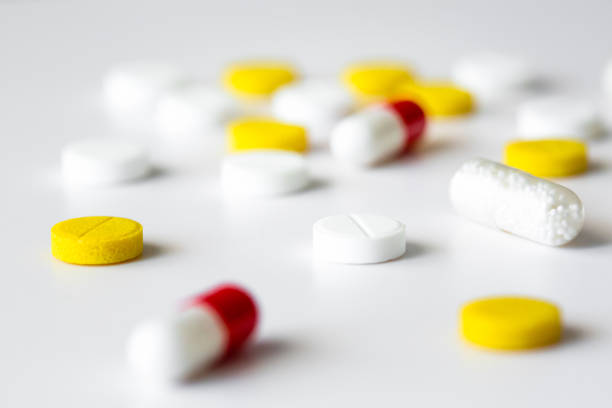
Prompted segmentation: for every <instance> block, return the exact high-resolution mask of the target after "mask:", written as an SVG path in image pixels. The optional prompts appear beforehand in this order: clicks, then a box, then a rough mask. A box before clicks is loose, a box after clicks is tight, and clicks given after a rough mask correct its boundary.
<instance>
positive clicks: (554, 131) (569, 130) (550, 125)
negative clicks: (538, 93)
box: [516, 96, 603, 140]
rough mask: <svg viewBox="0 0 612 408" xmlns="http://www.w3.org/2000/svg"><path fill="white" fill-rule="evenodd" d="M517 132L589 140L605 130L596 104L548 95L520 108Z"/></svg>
mask: <svg viewBox="0 0 612 408" xmlns="http://www.w3.org/2000/svg"><path fill="white" fill-rule="evenodd" d="M516 132H517V135H518V136H519V137H522V138H525V139H548V138H570V139H582V140H589V139H592V138H595V137H597V136H599V135H601V133H602V132H603V124H602V122H601V118H600V115H599V113H598V112H597V109H596V108H595V106H594V105H593V104H592V103H590V102H588V101H585V100H582V99H579V98H572V97H562V96H555V97H544V98H537V99H533V100H529V101H526V102H523V103H522V104H520V105H519V107H518V108H517V117H516Z"/></svg>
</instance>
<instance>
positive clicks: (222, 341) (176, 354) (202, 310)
mask: <svg viewBox="0 0 612 408" xmlns="http://www.w3.org/2000/svg"><path fill="white" fill-rule="evenodd" d="M257 320H258V311H257V306H256V304H255V302H254V300H253V298H252V296H251V295H250V294H249V293H247V292H246V291H245V290H244V289H242V288H240V287H238V286H234V285H222V286H219V287H216V288H213V289H211V290H209V291H207V292H204V293H202V294H201V295H198V296H195V297H194V298H192V299H190V300H189V301H187V302H186V304H185V307H183V308H182V310H180V311H178V312H177V313H174V314H172V315H170V316H167V317H161V318H153V319H150V320H148V321H145V322H143V323H141V324H139V325H137V326H136V327H135V328H134V329H133V331H132V332H131V334H130V336H129V338H128V341H127V347H126V349H127V350H126V351H127V352H126V354H127V361H128V365H129V366H130V367H131V368H132V369H133V371H134V372H135V373H137V374H139V375H142V376H143V377H145V378H149V379H154V380H164V381H185V380H190V379H192V377H193V376H195V375H198V374H200V373H202V372H204V371H205V370H206V369H208V368H210V367H211V366H212V365H214V364H215V363H217V362H219V361H220V360H223V359H224V358H226V357H228V356H231V355H233V354H234V353H236V352H237V351H238V350H240V349H241V348H242V347H243V346H244V344H245V343H246V342H247V341H248V340H249V339H250V338H251V337H252V335H253V332H254V330H255V327H256V326H257Z"/></svg>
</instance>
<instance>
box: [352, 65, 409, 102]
mask: <svg viewBox="0 0 612 408" xmlns="http://www.w3.org/2000/svg"><path fill="white" fill-rule="evenodd" d="M412 77H413V75H412V70H411V69H410V68H409V67H407V66H406V65H404V64H402V63H399V62H391V61H370V62H361V63H356V64H352V65H350V66H349V67H347V68H346V69H345V70H344V72H343V74H342V79H343V81H344V84H345V85H346V86H347V87H348V89H349V90H350V91H351V92H352V93H353V94H354V95H355V96H357V98H358V99H360V100H362V101H363V102H372V101H381V100H386V99H387V98H389V97H392V96H393V93H394V92H395V89H396V87H397V86H398V85H399V84H401V83H402V82H406V81H411V80H412Z"/></svg>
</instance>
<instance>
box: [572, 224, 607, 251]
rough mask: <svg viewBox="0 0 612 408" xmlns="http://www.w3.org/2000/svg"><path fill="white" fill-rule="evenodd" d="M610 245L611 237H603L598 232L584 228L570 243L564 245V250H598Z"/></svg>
mask: <svg viewBox="0 0 612 408" xmlns="http://www.w3.org/2000/svg"><path fill="white" fill-rule="evenodd" d="M611 243H612V237H610V236H609V235H604V234H603V233H602V232H600V231H595V230H593V229H592V228H589V227H585V228H584V229H583V230H582V231H581V232H580V234H579V235H578V237H576V239H574V240H573V241H572V242H570V243H568V244H567V245H565V246H564V247H565V248H577V249H586V248H598V247H603V246H607V245H610V244H611Z"/></svg>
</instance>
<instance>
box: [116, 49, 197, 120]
mask: <svg viewBox="0 0 612 408" xmlns="http://www.w3.org/2000/svg"><path fill="white" fill-rule="evenodd" d="M189 80H190V78H189V77H188V76H187V75H186V74H185V73H184V72H183V71H181V70H180V69H179V68H177V67H175V66H173V65H169V64H163V63H153V62H144V61H141V62H129V63H123V64H119V65H117V66H115V67H113V68H112V69H111V70H110V71H109V73H108V74H107V75H106V78H105V80H104V94H105V98H106V102H107V104H108V106H109V108H111V110H113V111H116V112H120V113H124V112H137V113H143V112H145V111H146V112H147V113H148V112H149V111H151V110H152V109H154V108H155V104H156V103H157V102H158V100H159V97H160V95H161V94H162V93H163V92H164V91H165V90H167V89H169V88H171V87H173V86H176V85H180V84H182V83H185V82H188V81H189Z"/></svg>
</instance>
